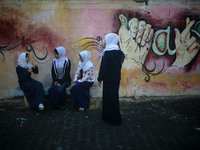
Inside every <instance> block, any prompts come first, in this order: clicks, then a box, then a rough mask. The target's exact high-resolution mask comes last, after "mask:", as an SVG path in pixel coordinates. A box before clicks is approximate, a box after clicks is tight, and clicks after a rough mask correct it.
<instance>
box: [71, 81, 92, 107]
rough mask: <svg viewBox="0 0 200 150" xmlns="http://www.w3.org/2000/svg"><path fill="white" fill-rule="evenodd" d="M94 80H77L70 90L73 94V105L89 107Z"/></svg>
mask: <svg viewBox="0 0 200 150" xmlns="http://www.w3.org/2000/svg"><path fill="white" fill-rule="evenodd" d="M93 84H94V82H81V83H79V82H76V84H75V85H74V86H73V88H72V89H71V90H70V92H71V95H72V106H73V107H82V108H84V109H88V108H89V104H90V88H91V87H92V85H93Z"/></svg>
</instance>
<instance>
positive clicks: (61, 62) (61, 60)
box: [53, 46, 68, 68]
mask: <svg viewBox="0 0 200 150" xmlns="http://www.w3.org/2000/svg"><path fill="white" fill-rule="evenodd" d="M56 49H57V52H58V55H59V58H58V59H56V58H54V59H53V61H54V62H55V63H56V68H63V67H64V63H65V60H66V61H67V62H68V58H67V57H66V56H65V48H64V47H63V46H59V47H57V48H56Z"/></svg>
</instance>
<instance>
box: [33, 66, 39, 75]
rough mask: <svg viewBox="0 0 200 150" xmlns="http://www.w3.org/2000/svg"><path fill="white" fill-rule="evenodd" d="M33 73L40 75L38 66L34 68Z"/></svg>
mask: <svg viewBox="0 0 200 150" xmlns="http://www.w3.org/2000/svg"><path fill="white" fill-rule="evenodd" d="M32 71H33V73H35V74H38V73H39V69H38V66H35V67H32Z"/></svg>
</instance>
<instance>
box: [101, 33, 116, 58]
mask: <svg viewBox="0 0 200 150" xmlns="http://www.w3.org/2000/svg"><path fill="white" fill-rule="evenodd" d="M105 41H106V48H105V49H104V50H103V53H102V56H104V53H105V51H112V50H119V46H118V45H117V43H118V42H119V36H118V35H117V34H115V33H109V34H107V35H106V36H105Z"/></svg>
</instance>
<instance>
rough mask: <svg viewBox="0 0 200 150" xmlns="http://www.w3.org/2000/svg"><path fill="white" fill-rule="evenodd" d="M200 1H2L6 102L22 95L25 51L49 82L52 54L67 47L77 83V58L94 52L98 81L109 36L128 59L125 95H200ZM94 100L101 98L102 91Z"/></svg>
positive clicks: (0, 63) (0, 92)
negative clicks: (20, 74) (18, 72)
mask: <svg viewBox="0 0 200 150" xmlns="http://www.w3.org/2000/svg"><path fill="white" fill-rule="evenodd" d="M199 6H200V2H197V1H189V2H188V1H184V0H182V1H178V2H174V1H168V2H162V1H159V0H157V1H155V0H153V1H151V0H124V1H120V0H111V1H107V0H102V1H98V0H91V1H87V0H85V1H81V0H73V1H72V0H68V1H62V0H40V1H35V0H27V1H26V0H23V1H20V0H18V1H14V0H1V1H0V14H1V15H0V98H8V97H13V96H16V95H17V92H18V91H19V85H18V79H17V75H16V66H17V65H18V64H17V59H18V56H19V54H20V53H22V52H27V53H29V54H30V56H31V63H34V64H36V65H38V67H39V74H38V75H34V74H33V75H32V77H33V78H34V79H36V80H39V81H41V82H42V83H43V85H44V87H48V86H49V85H50V84H51V63H52V59H53V58H54V55H53V50H54V49H55V48H56V47H58V46H64V47H65V48H66V56H67V57H68V58H69V59H70V60H71V63H72V69H71V77H72V79H73V78H74V73H75V71H76V69H77V64H78V54H79V52H80V51H82V50H88V51H90V52H91V54H92V60H91V61H92V62H93V64H94V66H95V76H96V78H97V76H98V69H99V65H100V58H101V53H102V52H103V49H104V36H105V35H106V34H107V33H110V32H114V33H117V34H118V35H119V46H120V48H121V50H122V51H123V52H124V54H125V57H126V58H125V61H124V64H123V68H122V78H121V88H120V96H121V97H132V96H179V95H198V93H199V92H200V54H199V53H200V52H199V48H200V46H199V44H200V11H199V9H198V7H199ZM95 82H97V81H95ZM95 90H96V91H97V92H96V94H95V95H94V96H101V89H99V88H98V87H95Z"/></svg>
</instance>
